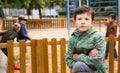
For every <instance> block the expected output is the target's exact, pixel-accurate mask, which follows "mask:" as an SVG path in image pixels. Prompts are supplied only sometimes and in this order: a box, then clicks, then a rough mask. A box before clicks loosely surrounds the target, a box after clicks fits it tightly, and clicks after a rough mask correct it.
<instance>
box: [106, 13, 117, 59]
mask: <svg viewBox="0 0 120 73" xmlns="http://www.w3.org/2000/svg"><path fill="white" fill-rule="evenodd" d="M106 24H107V31H106V37H109V35H114V36H115V37H116V35H117V24H116V16H115V14H113V13H112V14H110V15H109V16H108V20H107V23H106ZM115 45H116V42H115V43H114V58H115V60H117V51H116V48H115ZM108 51H109V43H108V42H107V43H106V51H105V59H107V57H108Z"/></svg>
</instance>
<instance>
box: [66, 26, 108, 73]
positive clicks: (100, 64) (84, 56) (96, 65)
mask: <svg viewBox="0 0 120 73" xmlns="http://www.w3.org/2000/svg"><path fill="white" fill-rule="evenodd" d="M92 49H97V50H98V54H97V55H96V56H95V57H90V56H89V55H88V54H89V52H90V51H91V50H92ZM74 53H77V54H79V55H78V56H77V58H76V61H81V62H84V63H85V64H87V65H88V66H89V67H90V68H91V69H92V70H93V71H94V73H106V71H107V68H108V65H107V64H106V62H105V59H104V58H105V41H104V37H103V36H102V35H101V34H100V33H99V32H98V31H97V30H96V29H95V28H94V27H91V28H90V29H89V30H88V31H85V32H77V31H75V32H73V34H72V35H71V37H70V39H69V41H68V50H67V52H66V53H65V61H66V63H67V65H68V66H69V68H72V67H73V65H74V64H75V62H76V61H74V60H73V59H72V56H73V54H74Z"/></svg>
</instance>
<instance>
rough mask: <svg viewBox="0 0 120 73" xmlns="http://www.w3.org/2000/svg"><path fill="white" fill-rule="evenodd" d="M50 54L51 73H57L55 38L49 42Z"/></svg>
mask: <svg viewBox="0 0 120 73" xmlns="http://www.w3.org/2000/svg"><path fill="white" fill-rule="evenodd" d="M51 48H52V50H51V53H52V73H58V72H57V71H58V67H57V41H56V39H55V38H53V39H52V40H51Z"/></svg>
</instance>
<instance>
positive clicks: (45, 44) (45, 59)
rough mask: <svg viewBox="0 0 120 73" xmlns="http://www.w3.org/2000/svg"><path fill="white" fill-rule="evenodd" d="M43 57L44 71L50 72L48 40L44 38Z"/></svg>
mask: <svg viewBox="0 0 120 73" xmlns="http://www.w3.org/2000/svg"><path fill="white" fill-rule="evenodd" d="M43 57H44V59H43V60H44V61H43V62H44V63H43V64H44V73H49V67H48V66H49V64H48V40H47V39H43Z"/></svg>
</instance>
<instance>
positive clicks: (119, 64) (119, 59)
mask: <svg viewBox="0 0 120 73" xmlns="http://www.w3.org/2000/svg"><path fill="white" fill-rule="evenodd" d="M118 73H120V35H119V37H118Z"/></svg>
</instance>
